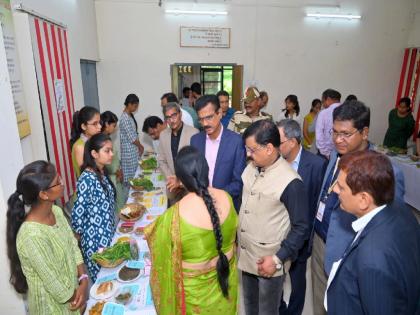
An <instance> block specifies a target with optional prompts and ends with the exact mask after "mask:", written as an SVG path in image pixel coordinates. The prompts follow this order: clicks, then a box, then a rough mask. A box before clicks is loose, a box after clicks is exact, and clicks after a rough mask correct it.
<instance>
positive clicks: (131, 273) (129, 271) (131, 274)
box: [118, 266, 141, 281]
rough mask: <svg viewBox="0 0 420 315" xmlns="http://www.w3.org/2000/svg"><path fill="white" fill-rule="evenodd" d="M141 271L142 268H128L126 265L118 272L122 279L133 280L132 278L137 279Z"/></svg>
mask: <svg viewBox="0 0 420 315" xmlns="http://www.w3.org/2000/svg"><path fill="white" fill-rule="evenodd" d="M140 272H141V270H140V269H134V268H128V267H126V266H124V267H122V268H121V269H120V271H119V272H118V277H119V278H120V279H121V280H122V281H131V280H134V279H136V278H137V277H138V276H139V274H140Z"/></svg>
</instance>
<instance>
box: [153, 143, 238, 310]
mask: <svg viewBox="0 0 420 315" xmlns="http://www.w3.org/2000/svg"><path fill="white" fill-rule="evenodd" d="M208 172H209V167H208V165H207V161H206V159H205V157H204V155H202V154H201V153H199V152H198V151H197V149H195V148H193V147H191V146H187V147H184V148H183V149H181V150H180V151H179V152H178V155H177V158H176V161H175V174H176V176H177V178H178V179H179V180H180V181H181V183H182V184H183V186H184V187H185V188H186V189H187V191H188V194H187V195H186V196H185V197H184V198H182V199H181V200H180V201H179V202H178V203H176V204H175V205H173V206H172V207H170V208H169V209H168V210H167V211H166V212H165V213H164V214H163V215H161V216H160V217H159V218H158V219H156V221H155V222H153V223H152V224H150V225H149V226H148V227H146V228H145V234H146V238H147V242H148V244H149V248H150V251H151V254H152V272H151V278H150V280H151V287H152V293H153V300H154V303H155V307H156V311H157V313H158V314H159V315H169V314H171V315H184V314H212V315H217V314H220V315H230V314H232V315H233V314H236V313H237V311H236V309H237V296H238V294H237V293H238V276H237V270H236V257H235V236H236V227H237V224H238V217H237V215H236V211H235V208H234V206H233V203H232V198H231V197H230V196H229V194H228V193H226V192H225V191H223V190H219V189H215V188H212V187H209V180H208Z"/></svg>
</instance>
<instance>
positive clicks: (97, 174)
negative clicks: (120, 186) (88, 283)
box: [71, 134, 115, 282]
mask: <svg viewBox="0 0 420 315" xmlns="http://www.w3.org/2000/svg"><path fill="white" fill-rule="evenodd" d="M112 156H113V152H112V142H111V138H110V137H109V136H107V135H105V134H97V135H95V136H93V137H92V138H90V139H89V140H88V141H87V142H86V145H85V151H84V157H83V165H82V168H81V169H82V174H81V175H80V177H79V179H78V181H77V200H76V202H75V204H74V206H73V211H72V215H71V220H72V227H73V230H74V231H75V232H76V234H77V236H78V238H79V239H80V243H81V247H82V255H83V259H84V261H85V264H86V266H87V267H88V271H89V275H90V278H91V279H92V282H95V280H96V276H97V274H98V272H99V269H100V266H99V265H98V264H96V263H95V262H94V261H93V260H92V259H91V256H92V254H93V253H95V252H97V251H98V249H99V248H103V247H107V246H109V245H110V244H111V240H112V236H113V235H114V232H115V225H114V215H115V187H114V185H113V184H112V182H111V180H110V179H109V177H108V175H107V173H106V170H105V165H110V164H111V163H112Z"/></svg>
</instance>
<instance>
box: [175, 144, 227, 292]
mask: <svg viewBox="0 0 420 315" xmlns="http://www.w3.org/2000/svg"><path fill="white" fill-rule="evenodd" d="M175 174H176V176H177V177H178V179H179V180H180V181H181V182H182V184H183V185H184V187H185V188H186V189H187V190H188V191H189V192H194V193H196V194H197V195H198V196H200V197H201V198H203V201H204V203H205V205H206V207H207V210H208V212H209V214H210V218H211V223H212V225H213V232H214V236H215V238H216V249H217V252H218V255H219V259H218V261H217V264H216V271H217V280H218V282H219V285H220V288H221V289H222V293H223V295H224V296H225V297H226V298H227V297H228V296H229V294H228V290H229V261H228V259H227V257H226V255H225V254H224V253H223V251H222V244H223V235H222V230H221V228H220V218H219V215H218V214H217V212H216V208H215V206H214V201H213V198H212V197H211V196H210V193H209V190H208V186H209V166H208V164H207V161H206V158H205V157H204V155H202V154H201V153H200V152H199V151H198V150H197V149H196V148H194V147H192V146H186V147H184V148H182V149H181V150H180V151H179V152H178V155H177V157H176V160H175Z"/></svg>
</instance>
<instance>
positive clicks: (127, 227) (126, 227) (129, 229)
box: [117, 222, 134, 234]
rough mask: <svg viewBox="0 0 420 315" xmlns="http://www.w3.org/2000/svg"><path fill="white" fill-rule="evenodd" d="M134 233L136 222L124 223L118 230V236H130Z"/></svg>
mask: <svg viewBox="0 0 420 315" xmlns="http://www.w3.org/2000/svg"><path fill="white" fill-rule="evenodd" d="M133 231H134V222H123V223H122V224H121V225H120V226H119V227H118V229H117V232H118V234H130V233H133Z"/></svg>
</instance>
